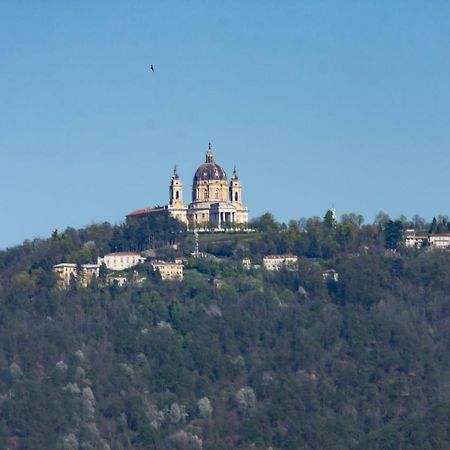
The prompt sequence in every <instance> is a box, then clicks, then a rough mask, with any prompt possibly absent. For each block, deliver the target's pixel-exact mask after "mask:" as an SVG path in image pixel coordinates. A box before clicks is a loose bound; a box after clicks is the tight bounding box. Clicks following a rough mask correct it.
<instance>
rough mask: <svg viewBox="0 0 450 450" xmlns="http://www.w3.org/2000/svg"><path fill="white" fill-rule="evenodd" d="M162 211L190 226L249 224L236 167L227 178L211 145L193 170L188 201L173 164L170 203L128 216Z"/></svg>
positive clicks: (133, 216)
mask: <svg viewBox="0 0 450 450" xmlns="http://www.w3.org/2000/svg"><path fill="white" fill-rule="evenodd" d="M161 213H168V214H169V215H170V216H171V217H173V218H175V219H177V220H179V221H180V222H183V223H185V224H186V225H187V227H188V229H190V230H196V229H211V228H214V229H219V230H220V229H226V228H246V227H247V224H248V208H247V207H246V206H244V204H243V203H242V186H241V183H240V180H239V178H238V175H237V172H236V169H234V171H233V175H232V177H231V179H230V181H229V182H228V180H227V175H226V173H225V170H224V169H223V168H222V167H221V166H220V165H219V164H217V163H216V162H215V160H214V154H213V151H212V149H211V145H209V146H208V151H207V152H206V158H205V162H204V163H203V164H201V165H200V166H199V168H198V169H197V170H196V172H195V174H194V179H193V183H192V201H191V202H190V203H189V204H188V205H185V204H184V202H183V183H182V181H181V178H180V177H179V175H178V172H177V170H176V168H175V169H174V172H173V175H172V179H171V182H170V186H169V204H168V205H166V206H162V207H157V208H146V209H143V210H138V211H134V212H132V213H130V214H128V215H127V219H128V220H131V219H137V218H139V217H143V216H147V215H149V214H161Z"/></svg>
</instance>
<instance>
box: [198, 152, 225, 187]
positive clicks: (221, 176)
mask: <svg viewBox="0 0 450 450" xmlns="http://www.w3.org/2000/svg"><path fill="white" fill-rule="evenodd" d="M214 180H219V181H227V174H226V173H225V170H223V169H222V167H220V166H219V164H216V163H215V162H214V155H213V153H212V151H211V148H209V150H208V153H206V162H205V163H204V164H202V165H201V166H200V167H199V168H198V169H197V171H196V172H195V175H194V184H196V183H198V182H199V181H214Z"/></svg>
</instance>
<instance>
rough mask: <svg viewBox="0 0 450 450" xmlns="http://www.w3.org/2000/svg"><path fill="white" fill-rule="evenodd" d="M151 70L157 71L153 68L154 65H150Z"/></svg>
mask: <svg viewBox="0 0 450 450" xmlns="http://www.w3.org/2000/svg"><path fill="white" fill-rule="evenodd" d="M150 70H151V71H152V72H154V71H155V68H154V67H153V64H150Z"/></svg>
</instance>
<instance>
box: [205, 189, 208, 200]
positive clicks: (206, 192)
mask: <svg viewBox="0 0 450 450" xmlns="http://www.w3.org/2000/svg"><path fill="white" fill-rule="evenodd" d="M207 198H208V189H205V199H207Z"/></svg>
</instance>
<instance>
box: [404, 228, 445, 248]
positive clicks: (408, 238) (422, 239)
mask: <svg viewBox="0 0 450 450" xmlns="http://www.w3.org/2000/svg"><path fill="white" fill-rule="evenodd" d="M404 242H405V246H406V247H410V248H421V247H423V246H429V247H431V248H440V249H449V248H450V233H442V234H427V235H425V234H421V235H416V231H415V230H406V231H405V237H404Z"/></svg>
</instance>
